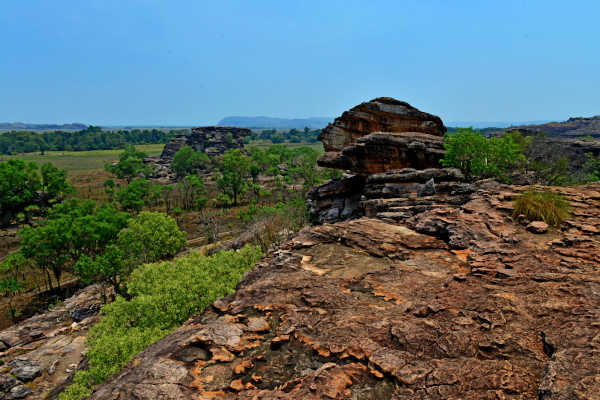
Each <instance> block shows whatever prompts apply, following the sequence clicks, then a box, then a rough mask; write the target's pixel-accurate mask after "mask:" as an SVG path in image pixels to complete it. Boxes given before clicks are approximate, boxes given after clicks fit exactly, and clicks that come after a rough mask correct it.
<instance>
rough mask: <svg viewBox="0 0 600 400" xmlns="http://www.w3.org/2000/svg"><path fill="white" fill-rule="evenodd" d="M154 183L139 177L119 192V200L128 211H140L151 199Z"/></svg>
mask: <svg viewBox="0 0 600 400" xmlns="http://www.w3.org/2000/svg"><path fill="white" fill-rule="evenodd" d="M151 186H152V184H151V183H150V181H149V180H147V179H144V178H137V179H134V180H133V181H131V182H129V184H128V185H127V186H123V187H122V188H121V189H119V191H118V192H117V201H118V202H119V204H120V206H121V208H122V209H123V210H126V211H132V212H140V211H141V210H142V208H143V207H144V205H145V204H147V202H148V201H149V195H150V188H151Z"/></svg>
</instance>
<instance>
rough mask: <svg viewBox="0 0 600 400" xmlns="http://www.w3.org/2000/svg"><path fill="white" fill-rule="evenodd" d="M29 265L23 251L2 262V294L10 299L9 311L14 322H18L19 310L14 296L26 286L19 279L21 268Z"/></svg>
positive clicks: (0, 285)
mask: <svg viewBox="0 0 600 400" xmlns="http://www.w3.org/2000/svg"><path fill="white" fill-rule="evenodd" d="M26 265H27V260H26V259H25V257H23V255H22V254H21V253H18V252H17V253H12V254H10V255H8V256H7V257H6V258H5V259H4V260H2V262H1V263H0V275H2V276H3V278H2V279H0V296H2V297H6V298H7V301H8V312H9V315H10V319H11V320H12V322H13V323H14V322H16V317H17V316H18V311H17V309H16V307H15V304H14V298H15V296H17V295H18V294H19V293H21V292H22V291H23V289H24V288H25V285H24V283H23V282H22V281H21V280H20V279H19V277H20V276H21V274H20V272H21V270H22V269H23V268H24V267H25V266H26Z"/></svg>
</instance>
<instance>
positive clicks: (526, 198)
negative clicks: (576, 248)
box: [513, 190, 571, 226]
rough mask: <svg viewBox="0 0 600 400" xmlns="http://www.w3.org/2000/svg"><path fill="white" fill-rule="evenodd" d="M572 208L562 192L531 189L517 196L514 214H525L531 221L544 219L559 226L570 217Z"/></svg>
mask: <svg viewBox="0 0 600 400" xmlns="http://www.w3.org/2000/svg"><path fill="white" fill-rule="evenodd" d="M570 208H571V207H570V205H569V203H568V201H567V200H566V199H565V198H564V197H563V196H562V195H561V194H558V193H554V192H551V191H548V190H545V191H538V190H531V191H526V192H523V193H522V194H521V195H520V196H519V197H517V199H516V200H515V203H514V207H513V216H514V217H517V216H519V215H524V216H525V217H526V218H527V219H528V220H530V221H544V222H545V223H547V224H548V225H551V226H559V225H560V224H562V222H563V221H564V220H565V219H567V218H568V217H569V214H570Z"/></svg>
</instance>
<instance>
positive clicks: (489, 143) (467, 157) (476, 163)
mask: <svg viewBox="0 0 600 400" xmlns="http://www.w3.org/2000/svg"><path fill="white" fill-rule="evenodd" d="M444 148H445V149H446V154H445V155H444V158H443V159H442V160H441V163H442V165H443V166H444V167H455V168H459V169H460V170H461V171H462V172H463V173H464V174H465V175H466V176H468V177H469V178H474V179H481V178H492V177H493V178H498V179H499V180H501V181H505V182H507V181H508V173H510V172H511V171H512V170H515V169H516V168H518V167H519V166H520V165H521V164H522V163H523V162H524V159H525V156H524V155H523V148H522V146H521V145H520V144H519V143H517V142H515V140H514V137H513V136H511V135H506V136H503V137H501V138H497V137H493V138H490V139H488V138H486V137H485V136H484V135H482V134H481V133H480V132H479V131H473V129H471V128H469V129H462V128H459V129H458V131H457V132H456V133H452V134H446V135H445V136H444Z"/></svg>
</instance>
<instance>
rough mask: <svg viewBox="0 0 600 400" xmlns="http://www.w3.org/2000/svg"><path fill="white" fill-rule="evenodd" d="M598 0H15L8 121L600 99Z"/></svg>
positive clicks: (197, 120) (295, 113)
mask: <svg viewBox="0 0 600 400" xmlns="http://www.w3.org/2000/svg"><path fill="white" fill-rule="evenodd" d="M599 16H600V2H598V1H596V0H594V1H571V2H564V1H551V0H545V1H541V0H540V1H507V0H503V1H480V0H477V1H461V0H456V1H447V0H438V1H434V0H416V1H376V0H368V1H367V0H363V1H351V0H344V1H333V0H328V1H322V0H319V1H292V0H289V1H287V0H286V1H283V0H281V1H261V0H254V1H247V0H245V1H233V0H231V1H228V0H223V1H211V2H209V1H200V0H190V1H183V0H182V1H179V0H171V1H167V0H83V1H82V0H52V1H50V0H27V1H16V0H4V1H2V2H1V3H0V50H1V52H2V57H1V58H0V121H11V122H13V121H24V122H51V123H63V122H74V121H77V122H84V123H92V124H104V125H110V124H148V125H150V124H172V125H202V124H214V123H216V122H217V121H218V120H219V119H221V118H222V117H224V116H227V115H268V116H275V117H307V116H337V115H339V114H340V113H341V112H342V111H344V110H345V109H348V108H350V107H352V106H354V105H356V104H358V103H360V102H361V101H365V100H369V99H371V98H373V97H377V96H392V97H396V98H398V99H401V100H405V101H408V102H409V103H411V104H412V105H414V106H416V107H418V108H420V109H422V110H424V111H428V112H432V113H435V114H437V115H439V116H441V117H442V119H443V120H444V121H457V120H459V121H526V120H563V119H566V118H568V117H569V116H591V115H596V114H600V51H599V50H600V49H599V47H600V40H599V39H600V23H598V17H599Z"/></svg>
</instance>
